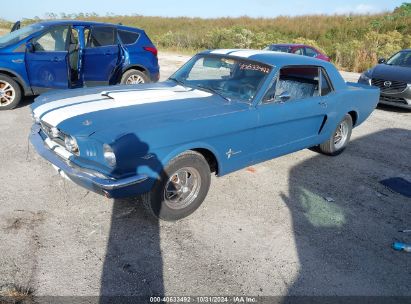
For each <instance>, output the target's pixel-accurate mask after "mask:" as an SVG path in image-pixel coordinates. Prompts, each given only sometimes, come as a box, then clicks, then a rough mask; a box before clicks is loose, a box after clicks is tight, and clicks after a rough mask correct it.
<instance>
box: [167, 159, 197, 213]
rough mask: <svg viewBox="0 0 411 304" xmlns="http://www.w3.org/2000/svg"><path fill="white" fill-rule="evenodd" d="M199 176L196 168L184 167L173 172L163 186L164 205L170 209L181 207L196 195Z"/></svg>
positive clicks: (186, 204) (189, 202)
mask: <svg viewBox="0 0 411 304" xmlns="http://www.w3.org/2000/svg"><path fill="white" fill-rule="evenodd" d="M200 187H201V176H200V173H199V172H198V171H197V169H195V168H192V167H186V168H182V169H180V170H178V171H177V172H175V173H174V174H173V175H172V176H171V177H170V178H169V179H168V181H167V183H166V186H165V188H164V198H165V203H166V205H167V206H168V207H169V208H171V209H183V208H185V207H187V206H188V205H190V204H191V203H192V202H193V201H194V200H195V199H196V198H197V196H198V193H199V192H200Z"/></svg>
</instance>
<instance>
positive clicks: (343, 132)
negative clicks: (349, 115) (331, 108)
mask: <svg viewBox="0 0 411 304" xmlns="http://www.w3.org/2000/svg"><path fill="white" fill-rule="evenodd" d="M348 133H349V126H348V122H347V120H343V121H342V122H341V123H340V125H339V126H338V128H337V130H336V131H335V133H334V138H333V140H334V147H335V148H336V149H337V150H339V149H341V148H342V147H344V145H345V143H346V142H347V138H348Z"/></svg>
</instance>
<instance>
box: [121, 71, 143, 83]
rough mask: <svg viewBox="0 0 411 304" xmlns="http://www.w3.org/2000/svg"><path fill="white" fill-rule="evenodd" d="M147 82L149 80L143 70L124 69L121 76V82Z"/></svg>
mask: <svg viewBox="0 0 411 304" xmlns="http://www.w3.org/2000/svg"><path fill="white" fill-rule="evenodd" d="M148 82H150V79H149V78H148V76H147V75H146V74H145V73H144V72H141V71H138V70H133V69H131V70H128V71H126V72H125V73H124V74H123V76H122V77H121V84H140V83H148Z"/></svg>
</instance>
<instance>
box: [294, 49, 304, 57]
mask: <svg viewBox="0 0 411 304" xmlns="http://www.w3.org/2000/svg"><path fill="white" fill-rule="evenodd" d="M294 54H297V55H304V51H303V48H299V49H296V50H295V51H294Z"/></svg>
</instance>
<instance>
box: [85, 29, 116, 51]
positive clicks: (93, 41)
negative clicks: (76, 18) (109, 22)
mask: <svg viewBox="0 0 411 304" xmlns="http://www.w3.org/2000/svg"><path fill="white" fill-rule="evenodd" d="M86 35H87V33H86ZM87 36H88V37H87ZM87 36H86V37H87V47H91V48H94V47H100V46H108V45H115V44H116V32H115V28H114V27H109V26H96V27H92V28H91V31H90V32H89V33H88V35H87Z"/></svg>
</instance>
